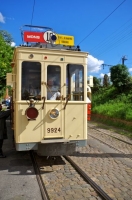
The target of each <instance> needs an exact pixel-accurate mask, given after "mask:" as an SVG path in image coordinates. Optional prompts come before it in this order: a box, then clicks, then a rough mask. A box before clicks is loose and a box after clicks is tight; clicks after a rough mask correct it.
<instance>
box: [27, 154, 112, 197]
mask: <svg viewBox="0 0 132 200" xmlns="http://www.w3.org/2000/svg"><path fill="white" fill-rule="evenodd" d="M30 155H31V159H32V162H33V166H34V170H35V173H36V177H37V181H38V184H39V187H40V191H41V194H42V199H43V200H50V195H48V190H47V189H46V186H45V184H44V182H45V180H44V178H42V175H41V172H40V168H42V162H43V157H41V161H40V162H39V163H38V159H36V156H38V155H36V154H34V152H33V151H31V152H30ZM53 158H54V159H52V162H51V160H50V159H49V166H50V167H51V166H52V164H54V160H56V157H53ZM64 159H65V160H67V161H68V163H70V165H71V166H72V167H73V168H74V169H75V170H76V172H77V173H78V174H79V175H80V176H81V177H82V179H83V180H85V182H86V183H87V184H88V185H90V186H91V187H92V188H93V189H94V190H95V191H96V193H97V194H98V196H99V197H100V198H101V199H105V200H112V199H111V198H110V197H109V196H108V195H107V194H106V193H105V192H104V191H103V190H102V189H101V188H100V186H99V185H97V184H96V183H95V182H94V181H93V180H92V179H91V178H90V177H89V176H88V175H87V174H86V173H85V172H84V171H83V170H82V169H81V168H80V167H79V166H78V165H77V164H76V163H75V162H74V161H73V160H72V159H71V158H70V157H68V156H63V160H64ZM40 163H41V164H40ZM58 164H59V163H58ZM43 165H44V164H43ZM46 166H47V164H46ZM51 179H52V177H51ZM64 182H65V180H64ZM56 184H57V182H56ZM50 187H51V188H52V189H53V187H54V186H53V185H50ZM71 190H72V189H71ZM51 199H54V198H51ZM55 199H56V198H55ZM84 199H85V198H84Z"/></svg>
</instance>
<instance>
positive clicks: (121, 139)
mask: <svg viewBox="0 0 132 200" xmlns="http://www.w3.org/2000/svg"><path fill="white" fill-rule="evenodd" d="M88 127H89V128H91V129H93V130H96V131H98V132H101V133H103V134H105V135H108V136H110V137H112V138H114V139H117V140H119V141H121V142H124V143H126V144H129V145H132V143H130V142H127V141H125V140H122V139H120V138H118V137H115V136H113V135H109V134H108V133H105V132H103V131H100V130H98V129H96V128H93V127H90V126H88Z"/></svg>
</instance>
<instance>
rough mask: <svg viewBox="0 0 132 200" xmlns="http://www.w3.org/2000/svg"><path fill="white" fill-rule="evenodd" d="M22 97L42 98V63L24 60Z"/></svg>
mask: <svg viewBox="0 0 132 200" xmlns="http://www.w3.org/2000/svg"><path fill="white" fill-rule="evenodd" d="M21 80H22V82H21V99H22V100H28V99H29V98H33V99H39V100H40V99H41V64H40V63H39V62H28V61H24V62H22V77H21Z"/></svg>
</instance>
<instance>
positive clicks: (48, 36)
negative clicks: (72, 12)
mask: <svg viewBox="0 0 132 200" xmlns="http://www.w3.org/2000/svg"><path fill="white" fill-rule="evenodd" d="M53 36H54V37H53ZM23 40H24V41H25V42H40V43H53V44H61V45H65V46H74V37H73V36H69V35H60V34H55V33H53V32H52V31H46V32H33V31H25V32H24V33H23Z"/></svg>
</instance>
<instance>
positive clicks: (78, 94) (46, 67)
mask: <svg viewBox="0 0 132 200" xmlns="http://www.w3.org/2000/svg"><path fill="white" fill-rule="evenodd" d="M23 34H25V32H24V33H23ZM26 34H27V35H26V36H25V35H23V37H27V36H28V37H27V39H25V41H26V42H27V43H26V45H21V46H18V47H16V48H15V50H14V56H13V60H12V63H11V66H12V73H11V74H7V85H9V83H11V85H12V128H13V130H14V140H15V145H16V150H17V151H29V150H36V151H37V153H38V154H39V155H42V156H56V155H70V154H72V153H73V152H74V151H75V150H76V147H77V146H85V145H86V144H87V103H88V102H87V57H88V53H86V52H81V51H80V49H79V47H73V46H70V45H69V46H68V45H64V44H65V42H66V41H67V40H68V42H69V40H70V39H68V38H69V37H68V36H67V39H65V37H66V36H65V37H64V36H63V35H61V36H60V35H59V36H58V35H57V36H56V34H54V33H53V32H52V31H51V30H46V31H45V32H44V33H43V34H45V35H47V37H49V38H50V39H49V40H47V41H40V42H38V41H36V38H37V32H31V31H30V32H26ZM41 34H42V33H41ZM38 35H39V34H38ZM31 36H32V37H31ZM58 38H60V40H61V39H62V38H63V40H64V44H63V42H61V41H60V43H61V44H59V42H57V43H56V42H55V41H56V40H57V39H58ZM37 39H38V38H37ZM32 40H33V44H31V42H32ZM34 40H35V41H34ZM29 44H30V45H29Z"/></svg>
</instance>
